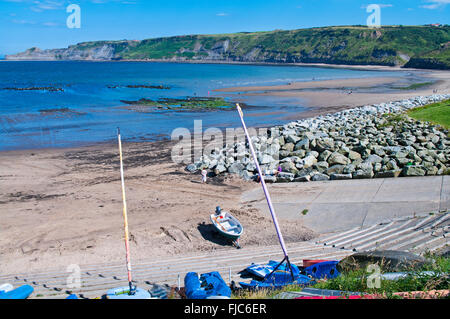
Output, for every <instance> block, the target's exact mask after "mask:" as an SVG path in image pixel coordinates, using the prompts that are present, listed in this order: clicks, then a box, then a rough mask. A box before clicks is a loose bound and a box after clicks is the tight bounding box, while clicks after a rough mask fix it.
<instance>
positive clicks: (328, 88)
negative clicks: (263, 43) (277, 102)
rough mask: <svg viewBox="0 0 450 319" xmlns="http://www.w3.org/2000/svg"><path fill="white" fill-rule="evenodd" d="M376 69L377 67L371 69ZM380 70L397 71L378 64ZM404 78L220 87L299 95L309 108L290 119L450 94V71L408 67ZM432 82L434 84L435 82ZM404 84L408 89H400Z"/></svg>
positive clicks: (242, 92)
mask: <svg viewBox="0 0 450 319" xmlns="http://www.w3.org/2000/svg"><path fill="white" fill-rule="evenodd" d="M369 69H373V68H369ZM376 69H377V70H391V71H392V70H397V69H390V68H383V67H378V68H376ZM398 70H401V71H402V72H405V71H410V72H405V75H404V76H400V77H373V78H361V79H341V80H325V81H309V82H293V83H289V84H286V85H274V86H250V87H231V88H224V89H219V90H216V92H219V93H221V94H228V95H227V96H229V97H236V93H238V94H239V95H238V96H239V97H246V96H266V97H267V96H268V97H273V98H276V97H283V98H286V97H288V98H296V99H298V100H299V103H300V104H302V105H303V106H306V107H307V111H306V112H304V111H303V110H302V111H299V113H297V114H293V115H290V116H288V117H286V118H285V120H286V121H289V120H296V119H300V118H305V117H312V116H316V115H320V114H325V113H333V112H337V111H340V110H343V109H347V108H352V107H357V106H362V105H368V104H378V103H385V102H389V101H397V100H403V99H407V98H412V97H415V96H420V95H432V94H435V93H437V94H448V93H450V72H449V71H424V70H409V69H408V70H406V69H398ZM427 82H430V84H428V85H425V86H423V87H418V88H415V89H414V88H411V89H405V88H408V87H410V86H411V85H413V84H415V83H416V84H417V83H418V84H420V83H422V84H424V83H427ZM431 82H432V83H431ZM399 87H403V88H404V89H399Z"/></svg>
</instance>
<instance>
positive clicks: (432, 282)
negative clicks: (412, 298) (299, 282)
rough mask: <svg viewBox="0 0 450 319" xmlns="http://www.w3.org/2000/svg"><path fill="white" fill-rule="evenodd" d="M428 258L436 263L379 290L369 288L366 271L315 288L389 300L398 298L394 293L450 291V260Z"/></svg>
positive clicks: (350, 273)
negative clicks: (382, 297) (427, 273)
mask: <svg viewBox="0 0 450 319" xmlns="http://www.w3.org/2000/svg"><path fill="white" fill-rule="evenodd" d="M428 257H430V258H432V259H433V260H434V262H433V263H430V264H428V265H425V266H423V267H422V268H420V269H417V270H414V271H411V272H410V273H409V276H408V277H405V278H402V279H399V280H381V281H380V287H379V288H369V285H368V284H367V283H368V279H369V276H370V275H371V273H368V272H366V270H365V269H359V270H354V271H351V272H348V273H345V274H341V276H339V277H337V278H334V279H331V280H327V281H322V282H319V283H317V284H316V285H314V288H320V289H332V290H342V291H352V292H364V293H368V294H381V295H385V296H386V297H387V298H396V297H395V296H393V295H392V294H393V293H394V292H407V291H430V290H443V289H449V288H450V281H449V277H448V273H449V272H450V258H447V257H438V256H430V255H428ZM423 271H434V272H435V275H425V274H421V272H423Z"/></svg>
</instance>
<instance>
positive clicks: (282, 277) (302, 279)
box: [239, 260, 311, 288]
mask: <svg viewBox="0 0 450 319" xmlns="http://www.w3.org/2000/svg"><path fill="white" fill-rule="evenodd" d="M278 264H279V262H276V261H273V260H271V261H269V263H268V264H267V265H264V266H261V265H252V266H250V267H249V268H250V269H249V268H247V270H248V271H249V272H251V273H254V272H255V270H257V271H258V273H259V274H263V273H267V274H266V275H265V277H264V279H263V280H262V281H258V280H252V281H251V282H250V283H245V282H240V283H239V284H240V285H241V287H242V288H281V287H283V286H286V285H295V284H297V285H308V284H310V283H311V278H309V277H308V276H304V275H301V274H300V270H299V269H298V267H297V266H296V265H294V264H291V268H292V274H291V271H290V270H289V267H288V265H287V263H282V264H281V265H280V266H279V267H278V268H277V270H276V271H275V272H273V273H272V274H271V275H270V273H271V272H272V271H273V270H274V269H275V267H276V266H277V265H278ZM259 276H260V275H259ZM260 277H261V276H260ZM292 277H293V278H292Z"/></svg>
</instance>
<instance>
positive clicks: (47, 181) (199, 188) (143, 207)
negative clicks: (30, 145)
mask: <svg viewBox="0 0 450 319" xmlns="http://www.w3.org/2000/svg"><path fill="white" fill-rule="evenodd" d="M172 145H173V143H172V142H165V141H163V142H155V143H150V142H148V143H147V142H144V143H124V144H123V150H124V169H125V183H126V192H127V204H128V218H129V229H130V233H131V254H132V258H133V260H134V261H138V260H147V261H148V260H151V259H152V258H158V257H165V256H177V255H184V254H190V253H196V252H203V253H204V252H208V251H213V250H216V249H231V250H233V249H236V248H234V247H232V246H231V245H230V244H229V243H228V242H226V241H224V240H223V239H222V237H220V236H215V235H214V234H213V232H212V230H213V228H212V227H211V223H210V220H209V215H210V214H211V213H213V212H214V209H215V207H216V206H221V207H222V208H223V209H225V210H231V212H232V213H234V214H235V216H236V217H237V218H238V219H239V220H240V221H241V222H242V223H243V225H244V228H245V231H244V234H243V235H242V237H241V241H240V244H241V245H242V246H246V247H249V246H261V245H267V244H277V242H278V241H277V238H276V233H275V229H274V226H273V224H272V221H271V219H270V218H268V217H267V216H265V215H264V214H262V213H261V212H259V211H258V210H257V209H255V208H253V207H252V205H251V203H250V204H245V205H244V204H241V203H240V197H241V194H242V193H243V192H244V191H245V190H248V189H252V188H255V187H256V188H258V187H260V186H259V185H258V184H255V183H251V182H244V181H242V180H240V179H239V178H229V179H224V178H223V177H222V178H211V179H209V180H208V183H207V184H201V183H200V180H201V177H200V175H199V174H191V173H188V172H186V171H185V165H178V164H174V163H173V162H172V161H171V157H170V151H171V146H172ZM261 194H262V190H261ZM121 196H122V195H121V185H120V173H119V156H118V149H117V145H99V146H94V147H82V148H77V149H47V150H28V151H8V152H0V210H1V215H2V216H1V223H0V227H1V233H0V256H1V263H0V273H1V274H14V273H21V272H32V271H41V270H44V269H54V268H61V267H64V268H65V267H67V266H68V265H70V264H78V265H80V266H82V265H86V264H95V263H108V262H121V261H123V260H124V258H125V249H124V242H123V236H124V234H123V217H122V197H121ZM280 224H281V227H283V232H284V236H285V240H286V242H298V241H302V240H307V239H310V238H312V237H313V236H314V234H313V232H312V231H310V230H308V229H306V228H304V227H302V225H301V224H300V223H299V222H297V223H295V222H294V223H293V222H288V221H283V220H280Z"/></svg>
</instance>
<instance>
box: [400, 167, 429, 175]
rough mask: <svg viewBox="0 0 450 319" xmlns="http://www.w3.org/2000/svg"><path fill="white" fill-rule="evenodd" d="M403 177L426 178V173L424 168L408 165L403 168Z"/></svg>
mask: <svg viewBox="0 0 450 319" xmlns="http://www.w3.org/2000/svg"><path fill="white" fill-rule="evenodd" d="M402 174H403V176H425V174H426V171H425V169H424V168H423V166H415V165H408V166H405V167H404V168H403V171H402Z"/></svg>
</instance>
